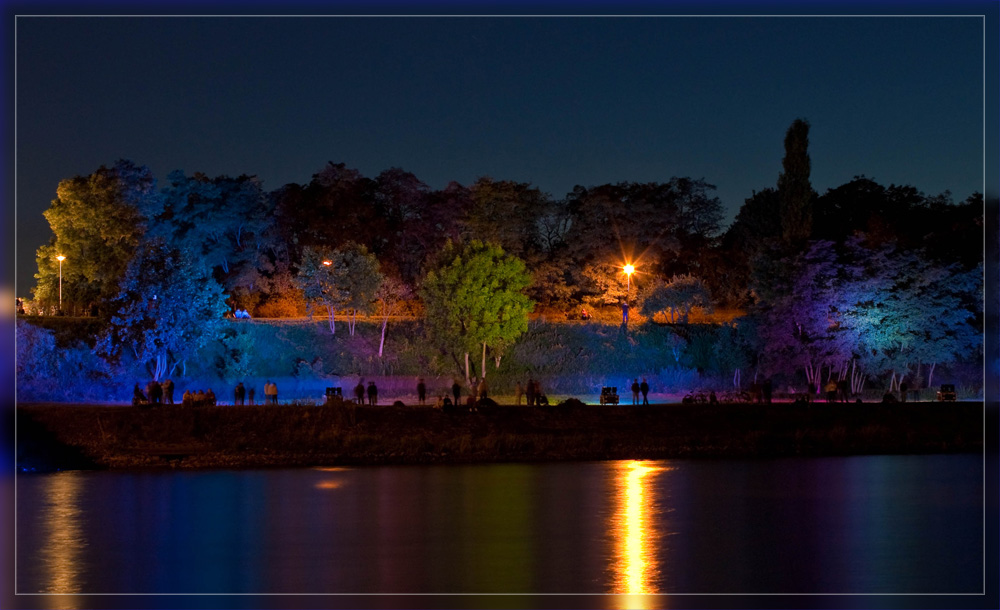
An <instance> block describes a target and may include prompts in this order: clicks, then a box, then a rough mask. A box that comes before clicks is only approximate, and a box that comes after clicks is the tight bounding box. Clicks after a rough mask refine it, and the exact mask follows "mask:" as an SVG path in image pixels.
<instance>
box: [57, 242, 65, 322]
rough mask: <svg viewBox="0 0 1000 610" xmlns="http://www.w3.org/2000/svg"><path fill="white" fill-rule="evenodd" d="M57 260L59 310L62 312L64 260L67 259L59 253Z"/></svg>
mask: <svg viewBox="0 0 1000 610" xmlns="http://www.w3.org/2000/svg"><path fill="white" fill-rule="evenodd" d="M56 260H57V261H59V312H60V313H62V262H63V261H64V260H66V257H65V256H63V255H62V254H59V255H57V256H56Z"/></svg>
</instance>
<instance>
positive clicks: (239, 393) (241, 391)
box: [233, 381, 246, 406]
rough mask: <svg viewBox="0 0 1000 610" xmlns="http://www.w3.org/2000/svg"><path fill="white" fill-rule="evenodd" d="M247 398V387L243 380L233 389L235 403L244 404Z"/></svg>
mask: <svg viewBox="0 0 1000 610" xmlns="http://www.w3.org/2000/svg"><path fill="white" fill-rule="evenodd" d="M245 398H246V388H244V387H243V382H242V381H241V382H239V383H237V384H236V390H235V391H233V404H234V405H240V406H242V405H243V400H244V399H245Z"/></svg>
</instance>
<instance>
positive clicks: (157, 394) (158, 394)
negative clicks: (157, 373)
mask: <svg viewBox="0 0 1000 610" xmlns="http://www.w3.org/2000/svg"><path fill="white" fill-rule="evenodd" d="M149 402H151V403H153V404H154V405H158V404H160V403H161V402H163V386H161V385H160V384H159V382H157V381H154V382H153V385H152V387H151V388H150V392H149Z"/></svg>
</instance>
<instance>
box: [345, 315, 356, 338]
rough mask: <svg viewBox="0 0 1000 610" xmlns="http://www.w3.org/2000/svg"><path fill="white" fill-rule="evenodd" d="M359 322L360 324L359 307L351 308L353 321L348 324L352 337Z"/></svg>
mask: <svg viewBox="0 0 1000 610" xmlns="http://www.w3.org/2000/svg"><path fill="white" fill-rule="evenodd" d="M357 324H358V310H357V309H352V310H351V321H350V323H349V324H348V325H347V328H348V331H349V332H350V333H351V336H352V337H353V336H354V327H355V326H357Z"/></svg>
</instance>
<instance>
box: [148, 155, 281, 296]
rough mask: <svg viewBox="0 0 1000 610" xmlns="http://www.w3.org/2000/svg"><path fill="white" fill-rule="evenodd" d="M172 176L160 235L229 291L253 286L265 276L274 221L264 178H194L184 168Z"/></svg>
mask: <svg viewBox="0 0 1000 610" xmlns="http://www.w3.org/2000/svg"><path fill="white" fill-rule="evenodd" d="M169 180H170V187H169V188H167V189H165V190H164V197H165V208H164V212H163V214H162V215H161V216H160V218H158V220H159V221H160V224H159V225H158V226H159V227H160V228H159V229H158V230H157V231H156V233H157V234H159V235H162V236H163V237H164V238H165V239H167V240H168V242H169V243H171V244H172V245H174V246H175V247H177V248H180V249H181V250H183V251H184V252H185V253H186V254H187V255H188V256H189V258H190V259H191V260H195V261H198V262H199V263H200V264H202V265H204V266H205V267H206V269H208V270H209V271H210V272H213V273H214V274H215V276H216V279H218V280H219V282H220V283H221V284H222V286H223V287H224V288H225V289H226V292H227V293H230V294H234V293H240V294H241V295H243V294H245V293H248V292H250V291H252V290H254V289H255V288H256V284H257V283H258V282H259V281H260V279H261V278H260V267H261V265H262V262H263V261H262V260H261V255H262V250H263V249H264V248H265V247H266V243H265V234H266V233H268V231H269V230H270V229H271V228H272V225H273V221H272V215H271V214H270V212H271V211H272V210H271V202H270V199H269V198H268V196H267V194H266V193H265V192H264V190H263V187H262V185H261V182H260V180H258V179H257V178H256V177H255V176H246V175H243V176H239V177H238V178H230V177H229V176H219V177H216V178H209V177H208V176H205V175H204V174H201V173H196V174H195V175H193V176H190V177H189V176H185V175H184V172H182V171H179V170H178V171H175V172H172V173H171V174H170V176H169ZM244 300H245V297H244Z"/></svg>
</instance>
